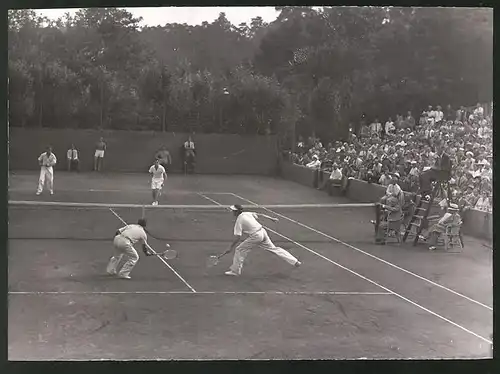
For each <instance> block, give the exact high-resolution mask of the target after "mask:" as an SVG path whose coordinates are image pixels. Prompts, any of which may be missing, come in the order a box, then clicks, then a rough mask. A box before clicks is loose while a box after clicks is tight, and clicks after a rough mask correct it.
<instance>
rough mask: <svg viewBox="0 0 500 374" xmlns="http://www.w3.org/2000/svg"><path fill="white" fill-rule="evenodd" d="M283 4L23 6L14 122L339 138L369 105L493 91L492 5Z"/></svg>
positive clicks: (16, 47)
mask: <svg viewBox="0 0 500 374" xmlns="http://www.w3.org/2000/svg"><path fill="white" fill-rule="evenodd" d="M278 10H280V15H279V17H278V18H277V19H276V20H275V21H274V22H272V23H270V24H266V23H265V22H263V20H262V19H261V18H255V19H253V20H252V21H251V23H250V24H249V25H247V24H240V25H238V26H235V25H232V24H231V23H230V22H229V21H228V20H227V19H226V17H225V15H224V14H223V13H221V14H220V16H219V18H218V19H216V20H215V21H214V22H212V23H207V22H204V23H203V24H202V25H198V26H189V25H186V24H182V25H181V24H167V25H165V26H162V27H142V28H141V27H139V23H140V21H141V20H140V19H137V18H134V17H133V15H132V14H130V13H128V12H127V11H125V10H122V9H114V8H101V9H84V10H81V11H79V12H78V13H77V14H76V15H75V16H74V17H70V16H69V15H66V16H65V17H63V18H62V19H59V20H56V21H49V20H47V19H44V18H41V17H38V16H37V15H36V14H35V13H34V12H33V11H30V10H11V11H9V30H8V32H9V98H10V103H9V105H10V125H12V126H23V127H53V128H63V127H64V128H111V129H149V130H163V131H195V132H228V133H246V134H255V133H259V134H265V133H269V132H272V133H280V134H285V133H287V132H291V135H292V136H293V131H294V129H296V128H297V129H298V130H299V131H301V132H303V134H304V135H308V133H307V130H309V131H315V132H316V134H317V135H320V136H323V137H328V138H330V137H339V136H340V137H343V136H345V134H346V132H347V128H348V125H349V123H351V122H352V123H354V122H358V121H359V118H360V117H361V116H362V114H366V115H367V116H368V117H369V118H370V117H375V116H378V117H379V118H385V117H387V116H393V117H394V116H395V114H397V113H400V114H404V113H406V111H407V110H414V111H420V110H421V109H422V108H423V107H426V106H427V105H429V104H431V105H438V104H440V105H442V106H443V107H444V106H445V105H447V104H452V105H454V106H456V105H460V104H464V103H466V104H467V103H469V104H471V105H473V104H475V103H476V102H477V101H490V100H491V99H492V79H493V59H492V56H493V54H492V53H493V52H492V51H493V45H492V41H493V13H492V11H491V10H488V9H464V8H377V7H365V8H357V7H324V8H314V9H313V8H310V7H280V8H279V9H278Z"/></svg>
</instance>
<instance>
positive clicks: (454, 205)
mask: <svg viewBox="0 0 500 374" xmlns="http://www.w3.org/2000/svg"><path fill="white" fill-rule="evenodd" d="M448 209H449V210H458V205H457V204H450V205H449V206H448Z"/></svg>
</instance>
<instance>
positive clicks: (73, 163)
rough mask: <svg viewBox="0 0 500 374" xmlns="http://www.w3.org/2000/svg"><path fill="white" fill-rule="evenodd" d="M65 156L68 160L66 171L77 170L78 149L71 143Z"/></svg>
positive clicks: (78, 161)
mask: <svg viewBox="0 0 500 374" xmlns="http://www.w3.org/2000/svg"><path fill="white" fill-rule="evenodd" d="M66 158H67V161H68V171H72V170H75V171H77V172H79V171H80V167H79V165H80V159H79V158H78V150H77V149H76V148H75V145H74V144H71V148H70V149H68V152H67V156H66Z"/></svg>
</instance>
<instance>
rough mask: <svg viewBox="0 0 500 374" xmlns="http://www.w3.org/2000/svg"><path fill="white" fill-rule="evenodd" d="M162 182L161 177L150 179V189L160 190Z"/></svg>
mask: <svg viewBox="0 0 500 374" xmlns="http://www.w3.org/2000/svg"><path fill="white" fill-rule="evenodd" d="M162 184H163V179H151V189H152V190H161V185H162Z"/></svg>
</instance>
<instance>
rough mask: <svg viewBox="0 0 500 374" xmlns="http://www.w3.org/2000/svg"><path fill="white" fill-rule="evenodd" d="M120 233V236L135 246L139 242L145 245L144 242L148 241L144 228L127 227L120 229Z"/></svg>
mask: <svg viewBox="0 0 500 374" xmlns="http://www.w3.org/2000/svg"><path fill="white" fill-rule="evenodd" d="M120 233H121V234H122V236H124V237H126V238H127V239H129V240H130V242H131V243H132V244H135V243H137V242H138V241H140V240H142V241H143V242H144V243H146V241H147V240H148V236H147V235H146V231H144V228H143V227H142V226H141V225H137V224H132V225H127V226H125V227H122V228H121V229H120Z"/></svg>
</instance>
